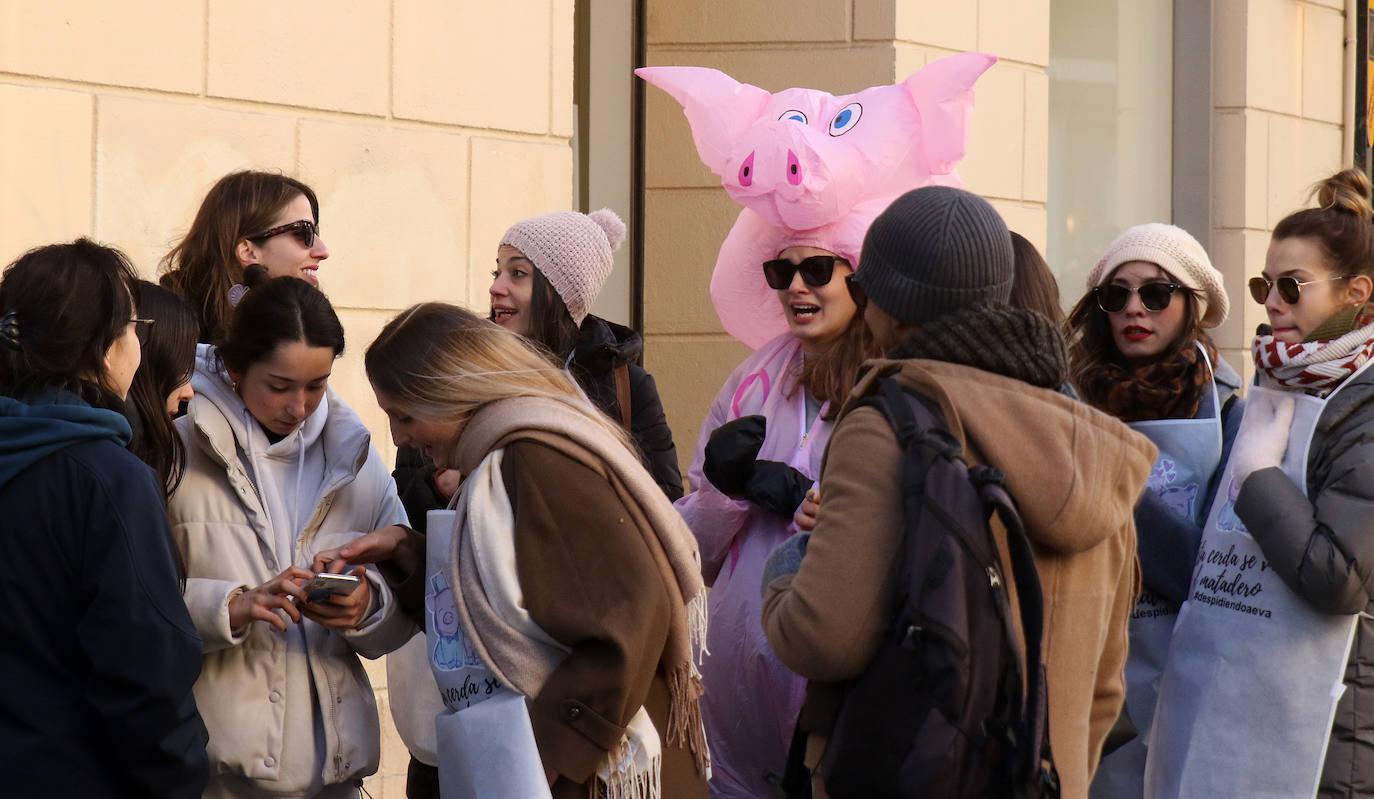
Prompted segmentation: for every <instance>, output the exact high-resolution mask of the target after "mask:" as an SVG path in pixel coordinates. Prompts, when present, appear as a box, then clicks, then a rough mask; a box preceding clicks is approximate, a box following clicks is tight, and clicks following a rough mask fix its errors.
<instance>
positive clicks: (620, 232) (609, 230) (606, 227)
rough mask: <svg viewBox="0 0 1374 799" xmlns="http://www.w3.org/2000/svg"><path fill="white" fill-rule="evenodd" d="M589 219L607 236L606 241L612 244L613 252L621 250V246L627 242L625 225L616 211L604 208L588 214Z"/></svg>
mask: <svg viewBox="0 0 1374 799" xmlns="http://www.w3.org/2000/svg"><path fill="white" fill-rule="evenodd" d="M587 217H588V218H589V219H591V220H592V221H593V222H595V223H596V225H597V227H599V228H601V230H602V232H604V233H605V234H606V241H608V242H610V245H611V252H615V251H616V250H618V249H620V245H621V244H623V243H624V242H625V223H624V222H622V221H621V219H620V217H619V216H617V215H616V213H615V211H612V210H611V209H609V208H602V209H600V210H598V211H592V212H591V213H590V214H587Z"/></svg>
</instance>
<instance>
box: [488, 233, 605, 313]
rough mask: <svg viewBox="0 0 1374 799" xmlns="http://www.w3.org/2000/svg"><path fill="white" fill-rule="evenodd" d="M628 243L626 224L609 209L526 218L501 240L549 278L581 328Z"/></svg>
mask: <svg viewBox="0 0 1374 799" xmlns="http://www.w3.org/2000/svg"><path fill="white" fill-rule="evenodd" d="M624 240H625V223H624V222H622V221H620V217H618V216H616V214H615V212H614V211H612V210H611V209H609V208H602V209H601V210H599V211H592V212H591V213H590V214H580V213H578V212H577V211H558V212H557V213H552V214H544V215H543V216H536V217H531V218H529V219H523V220H521V221H519V222H516V223H515V224H514V225H511V227H510V230H507V231H506V235H504V236H502V237H501V243H502V244H509V245H510V246H512V247H514V248H515V249H517V250H519V251H520V252H522V253H524V255H525V257H526V258H528V259H530V263H532V264H534V266H535V268H536V269H538V270H539V271H540V272H541V273H542V274H543V275H544V277H546V278H548V281H549V283H551V284H553V290H554V291H556V292H558V296H559V297H560V298H562V300H563V304H564V305H565V306H567V308H568V314H569V315H571V316H572V320H573V322H574V323H575V324H577V325H579V326H580V325H581V324H582V320H583V319H585V318H587V313H588V312H589V311H590V310H591V307H592V303H594V302H596V295H598V294H600V293H601V287H602V286H604V285H605V284H606V278H607V277H610V274H611V257H612V256H611V254H612V253H613V252H614V251H615V250H616V248H617V247H619V246H620V244H621V242H623V241H624Z"/></svg>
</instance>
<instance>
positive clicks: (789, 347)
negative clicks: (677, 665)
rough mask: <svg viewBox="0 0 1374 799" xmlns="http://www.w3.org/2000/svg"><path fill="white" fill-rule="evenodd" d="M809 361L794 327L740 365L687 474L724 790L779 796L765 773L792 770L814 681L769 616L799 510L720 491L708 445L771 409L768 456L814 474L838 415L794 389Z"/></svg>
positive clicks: (706, 703) (713, 733)
mask: <svg viewBox="0 0 1374 799" xmlns="http://www.w3.org/2000/svg"><path fill="white" fill-rule="evenodd" d="M800 368H801V341H800V340H798V339H797V338H795V337H793V336H792V335H790V334H785V335H782V336H778V337H777V338H775V339H773V340H772V341H770V342H768V343H767V344H765V345H764V346H763V347H762V348H760V349H759V350H758V351H757V352H755V353H754V354H753V355H751V356H749V358H747V359H746V360H745V361H744V363H742V364H740V365H739V366H738V367H737V368H736V369H735V371H734V372H733V373H732V374H731V375H730V378H729V379H728V380H726V381H725V385H724V386H723V387H722V388H721V390H720V393H719V394H717V395H716V399H715V402H713V403H712V405H711V410H710V413H709V414H708V415H707V417H706V422H705V423H704V424H703V425H702V427H701V435H700V437H699V438H698V440H697V446H696V450H695V451H694V452H693V453H692V465H691V468H690V469H689V471H688V473H687V480H688V483H689V490H690V491H691V493H690V494H688V495H687V496H685V497H683V498H682V499H680V500H678V501H677V508H678V510H679V511H681V513H682V515H683V518H685V519H686V520H687V524H688V526H689V527H691V528H692V532H693V533H694V534H695V535H696V537H697V542H698V544H699V545H700V548H701V559H702V567H703V571H704V572H705V576H706V581H707V583H708V584H710V585H711V592H710V595H709V596H708V598H707V608H708V612H709V614H710V619H711V625H710V628H709V631H708V633H707V639H706V642H707V649H708V650H710V654H709V655H708V656H707V657H706V659H705V663H704V664H703V665H702V668H701V671H702V681H703V683H704V684H705V685H706V686H707V689H706V693H705V694H704V695H703V696H702V698H701V711H702V715H703V717H704V719H705V722H706V729H707V734H708V735H709V739H710V744H711V758H712V764H711V769H712V777H711V794H712V796H716V797H745V798H748V797H768V796H772V787H771V786H770V785H769V784H768V783H767V782H766V781H765V777H764V774H765V771H773V772H775V773H778V774H781V772H782V769H783V765H784V763H785V762H786V759H787V747H788V745H789V744H790V742H791V739H792V728H793V727H794V726H795V725H796V720H797V713H798V712H800V710H801V704H802V698H803V694H804V692H805V689H806V680H804V679H802V678H801V677H798V676H797V675H795V674H793V673H792V672H791V671H789V670H788V669H787V667H786V666H784V665H782V664H781V663H780V662H778V659H777V657H776V656H774V654H773V651H772V649H770V648H769V646H768V641H767V640H766V639H765V638H764V634H763V627H762V625H761V624H760V622H759V618H760V614H761V612H762V611H761V606H762V601H763V600H762V597H761V595H760V592H759V584H760V580H761V579H762V576H763V564H764V561H765V560H767V559H768V555H769V553H770V552H772V551H773V548H774V547H776V546H777V545H778V544H780V543H782V542H783V541H784V540H786V539H787V538H788V537H789V536H791V535H792V534H793V533H795V532H796V531H797V530H796V526H795V525H794V524H792V520H791V519H790V518H783V517H782V516H779V515H778V514H776V513H772V512H771V511H767V510H764V509H763V508H760V507H759V506H757V505H755V504H754V503H752V502H748V501H744V500H734V499H731V498H729V497H727V496H725V495H724V494H722V493H720V491H718V490H716V488H715V486H713V485H711V483H710V481H709V480H707V479H706V477H705V475H703V474H702V461H703V459H704V458H703V452H704V450H705V447H706V440H707V439H708V438H710V435H711V431H713V430H715V429H716V428H717V427H719V426H721V425H722V424H724V423H726V422H728V421H730V420H732V419H737V418H739V417H741V416H749V415H751V414H762V415H763V416H764V417H766V418H767V420H768V427H767V433H766V436H765V438H764V442H763V447H762V448H761V449H760V450H759V455H758V457H759V459H761V460H774V461H780V462H782V463H786V464H788V465H789V466H791V467H793V468H794V469H797V470H798V471H800V472H801V473H803V474H805V475H806V476H807V477H810V478H812V479H813V480H814V479H815V478H816V476H817V475H819V474H820V468H821V455H822V454H823V453H824V452H825V444H826V441H828V440H829V439H830V429H831V427H832V424H831V423H830V422H825V421H821V418H820V415H817V417H816V420H815V422H814V423H813V424H812V425H810V427H809V429H808V427H807V425H806V398H805V395H804V392H802V390H801V389H800V388H798V389H797V390H796V393H794V394H792V396H791V397H788V396H787V395H788V393H789V392H790V391H791V390H792V389H793V388H794V387H795V381H796V373H797V372H798V371H799V370H800ZM824 410H825V409H824V408H822V411H821V412H822V413H824Z"/></svg>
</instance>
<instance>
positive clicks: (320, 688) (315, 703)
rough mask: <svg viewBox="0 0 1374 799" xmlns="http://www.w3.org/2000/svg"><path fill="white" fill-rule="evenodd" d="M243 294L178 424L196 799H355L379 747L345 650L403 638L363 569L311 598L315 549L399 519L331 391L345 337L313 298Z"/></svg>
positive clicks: (366, 693) (281, 287) (175, 513)
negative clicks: (198, 647) (199, 775)
mask: <svg viewBox="0 0 1374 799" xmlns="http://www.w3.org/2000/svg"><path fill="white" fill-rule="evenodd" d="M265 278H266V276H265V274H263V270H261V269H250V270H248V276H247V279H248V281H249V283H256V282H257V281H258V280H264V282H262V283H261V284H260V285H256V286H255V287H254V288H253V289H252V290H251V291H249V292H248V293H247V295H246V296H245V297H244V299H243V300H242V302H240V303H239V305H238V307H237V308H236V309H235V312H234V317H233V321H232V324H231V325H230V327H229V330H228V335H227V336H226V338H225V340H224V343H223V344H222V345H220V346H219V347H211V346H204V345H202V346H201V347H200V348H199V351H198V353H197V361H198V363H197V366H196V370H195V376H194V378H193V379H192V385H193V386H194V388H195V398H194V399H192V400H191V403H190V408H189V411H188V413H187V415H186V416H184V417H182V418H181V419H180V420H178V422H177V429H178V432H179V434H180V435H181V437H182V440H183V441H184V442H185V444H186V448H187V460H186V471H185V475H184V476H183V478H182V482H181V485H180V486H179V487H178V488H177V490H176V492H175V493H173V494H172V498H171V501H170V507H169V511H170V515H171V519H172V529H173V532H174V534H175V537H176V541H177V545H178V547H179V548H180V550H181V554H182V557H183V558H184V559H185V561H186V570H187V580H186V592H185V598H186V605H187V607H188V608H189V609H190V611H191V617H192V619H193V620H194V621H195V624H196V628H197V629H198V630H199V631H200V634H201V637H202V638H204V640H205V665H204V669H203V672H202V674H201V678H200V680H199V681H198V682H197V683H196V698H197V701H198V702H199V703H200V706H201V708H202V714H203V715H204V717H205V722H206V726H207V727H208V728H209V730H210V740H211V743H210V747H209V751H210V760H211V764H212V766H211V769H212V773H213V777H212V778H211V781H210V786H209V788H208V790H207V792H206V794H205V795H206V796H207V797H240V796H268V795H277V794H290V795H293V796H312V797H335V796H339V797H352V796H357V792H358V787H359V786H360V785H361V783H362V778H363V777H364V776H366V775H368V774H371V773H372V772H374V771H375V770H376V769H377V764H378V759H379V757H380V753H381V745H380V738H379V731H378V723H377V707H376V704H375V702H374V700H373V696H372V687H371V685H370V684H369V682H368V679H367V675H366V673H365V672H364V671H363V667H362V664H361V662H360V661H359V660H358V655H360V654H361V655H363V656H365V657H369V658H376V657H379V656H381V655H382V654H385V653H386V652H389V651H391V650H393V649H395V648H397V647H398V646H400V645H401V644H402V643H404V642H405V640H406V639H407V638H408V637H410V635H411V634H412V633H413V632H414V628H413V626H412V625H411V624H410V622H409V620H407V619H406V618H405V617H404V616H402V615H399V614H398V613H397V611H396V607H395V603H394V601H393V599H392V596H391V593H390V591H389V589H387V588H386V586H385V583H384V582H383V581H382V580H381V578H380V577H379V576H378V575H377V573H376V572H375V571H371V570H368V569H365V568H363V567H357V568H354V569H352V570H351V571H350V573H351V574H352V575H353V576H355V577H358V578H360V580H359V583H358V585H357V588H356V589H353V590H352V591H351V593H348V594H346V595H338V594H333V595H329V596H326V597H324V598H319V599H312V598H311V596H310V595H309V593H308V592H307V589H306V588H305V585H306V584H307V583H308V582H309V581H310V580H311V578H312V577H314V574H313V573H312V572H311V571H310V570H309V569H308V568H306V567H308V566H309V565H310V564H311V562H312V559H313V557H314V555H315V553H316V552H317V551H319V550H321V549H325V548H329V547H337V546H339V545H340V544H342V543H344V542H347V541H349V540H351V539H352V538H354V537H356V536H357V535H359V531H367V530H373V529H375V528H378V527H383V526H385V525H389V524H397V523H400V524H404V522H405V512H404V511H403V510H402V508H401V503H400V500H398V499H397V497H396V492H395V487H394V484H393V483H392V481H391V476H390V475H389V474H388V473H387V471H386V467H385V466H384V465H383V463H382V460H381V458H380V456H378V454H377V452H376V450H375V449H374V448H373V447H372V446H371V439H370V436H369V434H368V432H367V429H366V428H365V427H364V426H363V424H362V422H361V421H360V420H359V419H358V417H357V416H356V415H355V414H354V413H353V412H352V411H351V410H350V409H349V408H348V406H347V405H345V404H344V403H343V402H342V401H341V400H339V399H338V398H337V397H336V396H335V395H334V393H333V392H332V391H331V390H330V389H329V377H330V374H331V372H332V370H333V365H334V360H335V359H336V358H337V357H338V356H339V354H340V353H342V352H343V348H344V335H343V327H342V325H340V324H339V319H338V317H337V316H336V315H335V313H334V309H333V308H332V307H331V306H330V304H329V301H328V300H327V299H325V297H324V295H323V294H321V293H320V291H319V290H318V289H316V288H315V287H314V286H312V285H310V284H309V283H307V282H306V281H303V280H298V279H295V278H289V277H287V278H277V279H271V280H267V279H265Z"/></svg>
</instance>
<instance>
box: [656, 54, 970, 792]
mask: <svg viewBox="0 0 1374 799" xmlns="http://www.w3.org/2000/svg"><path fill="white" fill-rule="evenodd" d="M996 60H997V59H996V58H995V57H994V56H991V55H987V54H986V53H959V54H956V55H952V56H948V57H945V58H942V59H940V60H938V61H934V62H932V63H931V64H928V65H927V66H926V67H925V68H923V69H921V70H920V71H919V72H917V73H916V74H914V75H912V76H910V77H909V78H907V79H906V80H905V81H903V82H901V83H896V84H892V85H889V86H874V87H870V88H868V89H864V90H863V91H860V92H856V93H854V94H849V95H843V96H839V97H836V96H834V95H831V94H828V93H826V92H822V91H818V90H815V89H786V90H784V91H780V92H776V93H770V92H767V91H765V90H763V89H760V88H758V87H757V86H750V85H749V84H744V83H739V82H738V81H736V80H734V79H733V78H731V77H730V76H728V75H726V74H724V73H722V72H718V71H716V70H714V69H705V68H701V67H672V66H665V67H647V68H641V69H638V70H636V71H635V74H637V75H639V76H640V77H641V78H643V79H644V80H646V81H647V82H649V83H651V84H653V85H655V86H657V87H659V88H660V89H663V90H664V91H665V92H667V93H668V94H670V95H672V97H673V98H674V99H676V100H677V101H678V102H679V103H680V104H681V105H682V107H683V112H684V113H685V114H686V117H687V121H688V123H689V124H690V125H691V128H692V138H693V141H694V142H695V144H696V147H697V154H698V155H699V156H700V157H701V160H702V162H703V163H704V164H706V166H707V167H709V168H710V169H711V171H712V172H714V173H715V174H716V175H717V176H719V177H720V178H721V185H722V186H723V187H724V189H725V191H726V192H727V193H728V194H729V195H730V196H731V198H733V199H734V200H735V201H736V202H738V203H739V204H740V205H742V206H744V208H743V209H742V210H741V211H740V214H739V217H738V218H737V219H736V221H735V225H734V227H733V228H732V229H731V230H730V234H729V235H728V236H727V237H726V239H725V241H724V243H723V244H722V245H721V248H720V253H719V256H718V258H717V260H716V267H715V271H714V272H713V274H712V276H711V286H710V292H711V301H712V304H713V305H714V306H715V309H716V314H717V315H718V316H719V317H720V320H721V324H722V325H723V326H724V328H725V330H726V332H728V333H729V334H730V335H731V336H733V337H735V338H736V339H738V340H739V341H741V342H743V343H744V344H746V345H748V346H749V347H750V348H752V349H754V350H756V351H755V352H754V354H753V355H751V356H750V357H749V358H748V359H746V360H745V362H744V363H743V364H741V365H740V366H739V367H737V368H736V369H735V371H734V372H733V373H732V374H731V375H730V379H729V380H727V381H726V383H725V386H724V387H723V388H722V389H721V391H720V393H719V394H718V395H717V396H716V400H715V403H714V404H713V405H712V406H711V411H710V414H709V415H708V416H707V418H706V421H705V422H704V423H703V424H702V427H701V435H700V437H699V439H698V441H697V447H696V450H695V452H694V453H693V457H692V465H691V468H690V470H689V472H688V482H689V490H690V491H691V492H692V493H690V494H688V495H687V496H686V497H683V498H682V499H680V500H678V502H677V507H678V509H679V510H680V511H681V512H682V515H683V516H684V517H685V518H686V519H687V524H688V525H689V526H690V527H691V528H692V532H693V533H694V534H695V535H696V537H697V541H698V543H699V545H700V549H701V556H702V561H703V571H704V572H705V577H706V581H707V583H708V584H711V585H712V588H711V593H710V596H709V599H708V603H707V604H708V608H709V612H710V631H709V633H708V635H707V644H708V648H709V650H710V654H709V655H708V656H707V658H706V661H705V664H704V665H703V667H702V676H703V682H704V684H705V687H706V693H705V695H704V696H703V697H702V702H701V708H702V715H703V716H704V719H705V722H706V735H707V738H708V741H709V743H710V747H711V757H712V771H713V775H712V779H711V793H712V796H713V797H728V798H729V799H754V798H755V797H757V798H758V799H768V798H769V797H772V796H774V795H775V788H774V786H773V785H772V784H770V783H769V782H768V781H767V779H766V775H767V774H769V773H772V774H777V775H781V772H782V771H783V769H784V767H785V765H786V759H787V749H788V746H789V744H790V742H791V738H792V731H793V728H794V727H795V726H796V721H797V714H798V713H799V711H800V709H801V704H802V699H803V695H804V692H805V687H806V681H805V680H803V679H802V678H800V677H797V676H796V675H794V674H793V673H792V672H791V671H789V670H788V669H787V668H786V667H785V666H783V665H782V664H781V663H780V662H779V661H778V660H777V658H776V657H775V656H774V655H773V652H772V650H771V649H770V648H769V646H768V642H767V640H766V639H765V637H764V633H763V626H762V623H761V620H760V615H761V605H762V598H761V596H760V593H761V592H760V582H761V579H762V574H763V566H764V562H765V561H766V560H767V559H768V555H769V554H770V553H771V552H772V551H773V549H774V548H775V547H776V546H777V545H778V544H780V543H782V542H783V541H784V540H786V539H787V538H788V537H789V536H791V535H792V534H793V533H795V532H796V527H795V525H793V524H792V520H791V518H790V517H788V518H785V517H783V516H781V515H778V514H776V513H773V512H772V511H769V510H765V509H763V508H761V507H759V506H757V505H755V504H753V503H751V502H748V501H737V500H733V499H730V498H729V497H727V496H725V495H723V494H721V493H720V491H718V490H717V489H716V488H715V486H713V485H711V484H710V482H709V481H708V480H706V478H705V476H704V474H703V472H702V463H703V460H704V450H705V445H706V441H707V439H709V438H710V435H711V433H712V432H713V431H714V430H715V429H716V428H717V427H719V426H720V425H722V424H724V423H726V422H728V421H730V420H732V419H736V418H738V417H740V416H748V415H751V414H761V415H763V416H764V417H765V418H766V419H767V429H766V437H765V439H764V443H763V447H762V449H761V450H760V451H759V454H758V459H759V460H772V461H780V462H782V463H785V464H788V465H789V466H791V467H793V468H794V469H796V470H798V471H799V472H801V473H802V474H803V475H805V476H806V477H809V478H811V479H812V480H813V481H814V480H815V479H816V477H817V476H818V475H819V472H820V464H821V456H822V454H823V453H824V452H825V444H826V441H828V440H829V438H830V429H831V423H830V422H823V421H821V416H823V415H824V414H825V411H826V409H825V408H822V409H821V411H820V414H818V415H817V417H816V420H815V421H814V423H812V424H810V425H807V423H806V398H805V395H804V392H803V391H802V390H800V389H799V388H798V389H796V390H795V391H794V390H793V389H794V388H795V385H794V384H795V380H796V376H797V374H798V373H799V372H800V369H801V341H800V340H799V339H797V338H795V337H794V336H792V335H791V334H790V333H788V323H787V318H786V316H785V315H784V311H783V309H782V305H781V303H780V302H779V301H778V294H777V292H776V291H774V290H773V289H770V288H769V287H768V284H767V282H766V281H765V280H764V275H763V266H762V265H763V262H764V261H767V260H770V259H773V258H777V257H778V255H779V254H780V253H781V251H782V250H783V249H785V248H787V247H795V246H811V247H817V248H820V249H822V250H827V251H829V252H832V253H834V254H836V255H838V256H840V257H842V258H844V259H845V260H846V261H847V262H848V263H849V264H850V265H851V267H853V268H854V269H856V270H857V269H859V268H860V267H861V264H860V263H859V255H860V251H861V249H862V245H863V238H864V234H865V233H866V232H867V230H868V226H869V224H870V223H871V222H872V221H873V219H874V217H876V216H877V215H878V214H879V213H881V212H882V211H883V209H885V208H886V207H887V206H888V204H889V203H890V202H891V201H892V200H894V199H896V198H897V197H898V196H900V195H901V194H903V193H905V192H906V191H909V190H910V189H914V188H917V187H919V186H924V185H928V184H932V183H939V184H943V185H950V186H959V185H961V183H960V180H959V175H958V173H957V172H956V171H955V168H956V166H957V164H958V162H959V161H960V160H961V159H962V158H963V156H964V150H965V147H966V145H967V141H968V127H969V123H970V120H971V118H972V114H973V88H972V87H973V84H974V82H975V81H977V80H978V78H979V76H981V75H982V74H983V73H984V72H985V71H986V70H987V69H988V68H989V67H991V66H992V65H993V63H995V62H996ZM788 394H791V396H790V397H789V396H788Z"/></svg>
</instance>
